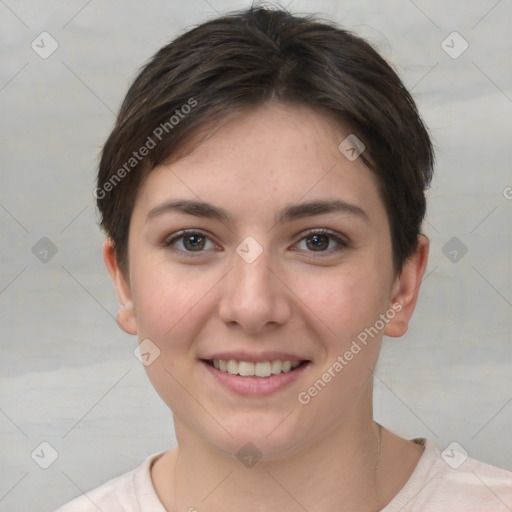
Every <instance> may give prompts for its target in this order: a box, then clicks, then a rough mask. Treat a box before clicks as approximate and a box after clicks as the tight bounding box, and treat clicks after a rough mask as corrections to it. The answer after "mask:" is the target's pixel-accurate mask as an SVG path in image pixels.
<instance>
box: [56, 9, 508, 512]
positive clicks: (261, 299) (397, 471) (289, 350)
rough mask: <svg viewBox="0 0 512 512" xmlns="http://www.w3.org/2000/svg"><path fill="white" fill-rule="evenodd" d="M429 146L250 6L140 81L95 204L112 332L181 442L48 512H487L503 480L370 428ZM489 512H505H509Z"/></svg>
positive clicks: (346, 54) (306, 24) (369, 85)
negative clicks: (112, 305) (116, 329)
mask: <svg viewBox="0 0 512 512" xmlns="http://www.w3.org/2000/svg"><path fill="white" fill-rule="evenodd" d="M432 169H433V150H432V145H431V141H430V138H429V135H428V132H427V130H426V129H425V127H424V125H423V123H422V121H421V118H420V117H419V115H418V112H417V109H416V106H415V104H414V101H413V99H412V98H411V96H410V95H409V93H408V92H407V90H406V89H405V88H404V86H403V84H402V83H401V81H400V79H399V78H398V77H397V75H396V74H395V72H394V71H393V70H392V69H391V67H390V66H389V65H388V64H387V63H386V62H385V61H384V60H383V59H382V58H381V57H380V56H379V55H378V54H377V52H376V51H375V50H374V49H373V48H372V47H371V46H370V45H369V44H367V43H366V42H365V41H363V40H362V39H360V38H358V37H357V36H355V35H353V34H351V33H349V32H347V31H345V30H343V29H340V28H338V27H336V26H335V25H333V24H330V23H326V22H319V21H315V20H314V19H312V18H301V17H296V16H292V15H290V14H289V13H287V12H285V11H282V10H269V9H263V8H252V9H249V10H247V11H244V12H242V13H235V14H232V15H229V16H225V17H221V18H218V19H215V20H212V21H209V22H207V23H204V24H202V25H200V26H199V27H197V28H195V29H193V30H190V31H189V32H187V33H185V34H184V35H182V36H180V37H178V38H177V39H176V40H175V41H173V42H172V43H171V44H169V45H167V46H165V47H164V48H162V49H161V50H160V51H159V52H158V53H157V54H156V55H155V56H154V57H153V59H152V60H151V61H150V62H149V63H148V64H147V65H146V66H145V67H144V69H143V70H142V71H141V73H140V74H139V76H138V77H137V78H136V79H135V81H134V83H133V85H132V86H131V88H130V90H129V91H128V94H127V96H126V98H125V101H124V103H123V105H122V107H121V110H120V113H119V116H118V119H117V123H116V126H115V127H114V129H113V131H112V133H111V134H110V137H109V138H108V140H107V142H106V144H105V147H104V148H103V153H102V159H101V163H100V169H99V173H98V186H97V189H96V197H97V203H98V208H99V210H100V212H101V216H102V226H103V228H104V229H105V231H106V234H107V240H106V242H105V245H104V258H105V262H106V265H107V268H108V270H109V272H110V274H111V276H112V279H113V281H114V284H115V286H116V290H117V293H118V297H119V302H120V311H119V314H118V323H119V325H120V327H121V328H122V329H124V330H125V331H126V332H127V333H129V334H133V335H137V336H138V337H139V340H140V348H141V360H142V361H143V363H144V365H145V367H146V370H147V373H148V376H149V378H150V380H151V382H152V384H153V386H154V387H155V389H156V390H157V392H158V393H159V394H160V396H161V397H162V399H163V400H164V401H165V403H166V404H167V405H168V406H169V408H170V409H171V410H172V413H173V418H174V424H175V431H176V437H177V440H178V446H177V447H176V448H174V449H172V450H169V451H167V452H164V453H161V454H156V455H153V456H151V457H149V458H148V459H147V460H146V461H145V462H144V463H143V464H142V465H141V466H140V467H139V468H137V469H136V470H134V471H132V472H130V473H128V474H126V475H123V476H121V477H119V478H117V479H114V480H112V481H110V482H108V483H106V484H105V485H103V486H101V487H100V488H98V489H96V490H94V491H92V492H90V493H88V494H87V496H82V497H80V498H78V499H77V500H75V501H73V502H71V503H69V504H68V505H66V506H64V507H63V508H61V509H60V510H61V511H62V512H71V511H75V510H77V511H78V510H80V511H82V510H96V509H98V508H99V509H100V510H109V511H113V510H123V511H125V510H126V511H135V510H137V511H168V512H170V511H177V510H188V511H195V510H197V511H200V512H202V511H220V510H222V511H231V510H255V511H260V510H261V511H266V510H283V511H294V510H307V511H316V512H323V511H334V510H336V511H344V510H347V511H349V510H350V511H354V510H357V511H378V510H383V511H386V512H389V511H395V510H396V511H398V510H402V511H409V510H410V511H412V510H415V511H416V510H421V511H436V512H439V511H444V510H446V511H448V510H450V511H452V510H457V511H476V510H478V511H481V510H500V508H499V507H502V508H503V507H509V508H510V507H512V474H511V473H510V472H507V471H505V470H501V469H498V468H495V467H492V466H489V465H487V464H484V463H482V462H478V461H475V460H473V459H470V458H466V457H465V456H464V455H463V454H457V453H456V452H455V451H453V450H452V451H451V452H450V453H443V454H441V452H440V451H439V449H438V448H437V447H435V446H434V445H433V444H432V443H431V442H430V441H429V440H426V439H415V440H412V441H411V440H406V439H403V438H401V437H399V436H397V435H395V434H394V433H392V432H391V431H389V430H387V429H385V428H383V427H381V426H380V425H378V424H377V423H375V422H374V420H373V413H372V388H373V371H374V369H375V366H376V363H377V359H378V355H379V350H380V346H381V341H382V337H383V335H387V336H391V337H399V336H402V335H403V334H404V333H405V332H406V331H407V328H408V323H409V320H410V319H411V317H412V314H413V311H414V308H415V305H416V301H417V297H418V292H419V289H420V284H421V279H422V276H423V274H424V271H425V267H426V264H427V257H428V247H429V243H428V240H427V238H426V237H425V236H424V235H422V234H421V223H422V220H423V217H424V214H425V195H424V191H425V189H426V187H427V186H428V185H429V183H430V180H431V177H432ZM503 509H504V510H505V508H503Z"/></svg>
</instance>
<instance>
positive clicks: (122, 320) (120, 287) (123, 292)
mask: <svg viewBox="0 0 512 512" xmlns="http://www.w3.org/2000/svg"><path fill="white" fill-rule="evenodd" d="M103 259H104V260H105V265H106V266H107V269H108V271H109V273H110V277H112V281H113V282H114V285H115V287H116V291H117V298H118V300H119V305H120V308H119V312H118V313H117V324H118V325H119V327H121V329H123V331H125V332H127V333H128V334H137V323H136V321H135V310H134V307H133V300H132V292H131V289H130V284H129V282H128V279H127V278H126V277H125V275H124V273H123V272H122V270H121V269H120V267H119V264H118V262H117V256H116V253H115V250H114V242H113V240H112V239H111V238H107V239H106V240H105V242H104V243H103Z"/></svg>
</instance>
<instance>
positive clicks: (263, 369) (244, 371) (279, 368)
mask: <svg viewBox="0 0 512 512" xmlns="http://www.w3.org/2000/svg"><path fill="white" fill-rule="evenodd" d="M208 364H210V366H213V367H214V368H215V369H217V370H219V371H221V372H224V373H229V374H230V375H240V376H242V377H261V378H264V377H270V376H271V375H279V374H280V373H288V372H291V371H293V370H295V368H298V367H299V366H300V365H301V364H302V363H301V362H300V361H280V360H273V361H260V362H257V363H253V362H251V361H236V360H234V359H229V360H226V359H212V360H209V361H208Z"/></svg>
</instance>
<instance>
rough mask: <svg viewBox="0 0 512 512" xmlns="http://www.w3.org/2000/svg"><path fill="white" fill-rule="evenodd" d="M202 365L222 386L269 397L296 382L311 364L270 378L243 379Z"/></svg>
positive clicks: (208, 365) (246, 394) (245, 393)
mask: <svg viewBox="0 0 512 512" xmlns="http://www.w3.org/2000/svg"><path fill="white" fill-rule="evenodd" d="M201 363H202V364H203V366H204V367H205V368H206V370H207V371H208V372H209V373H210V374H211V375H212V376H213V377H214V378H215V379H216V380H217V382H219V383H220V384H221V385H222V386H224V387H225V388H227V389H229V390H230V391H233V392H234V393H237V394H238V395H243V396H267V395H271V394H273V393H277V392H278V391H281V390H283V389H285V388H286V387H288V386H290V385H291V384H292V383H293V382H295V381H296V380H297V379H298V378H299V377H300V376H301V375H302V374H303V373H304V372H305V371H307V370H308V368H309V366H310V364H311V363H306V364H302V365H301V366H299V367H297V368H296V369H295V370H293V371H290V372H286V373H278V374H277V375H270V376H269V377H241V376H240V375H231V374H230V373H226V372H223V371H220V370H217V369H216V368H214V367H213V366H211V365H210V364H208V363H207V362H206V361H201Z"/></svg>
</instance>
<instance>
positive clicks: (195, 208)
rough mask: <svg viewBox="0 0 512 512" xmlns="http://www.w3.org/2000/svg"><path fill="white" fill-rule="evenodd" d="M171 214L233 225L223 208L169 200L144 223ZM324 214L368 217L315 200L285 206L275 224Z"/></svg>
mask: <svg viewBox="0 0 512 512" xmlns="http://www.w3.org/2000/svg"><path fill="white" fill-rule="evenodd" d="M172 212H176V213H183V214H186V215H193V216H194V217H202V218H206V219H215V220H219V221H221V222H224V223H225V224H228V225H232V223H233V220H232V218H231V217H230V215H229V214H228V213H227V211H226V210H224V209H223V208H220V207H218V206H214V205H213V204H211V203H206V202H204V201H195V200H191V199H176V200H170V201H166V202H165V203H162V204H160V205H158V206H155V208H153V209H152V210H151V211H150V212H149V213H148V215H147V217H146V222H148V221H149V220H151V219H153V218H155V217H158V216H160V215H163V214H166V213H172ZM326 213H345V214H349V215H352V216H355V217H359V218H361V219H363V220H366V221H368V220H369V219H368V215H367V214H366V212H365V211H364V210H363V209H362V208H361V207H360V206H357V205H355V204H352V203H347V202H346V201H342V200H341V199H317V200H315V201H309V202H306V203H296V204H289V205H287V206H285V207H284V208H283V209H282V210H281V211H280V212H279V214H278V216H277V219H276V223H277V224H284V223H285V222H290V221H293V220H297V219H303V218H305V217H312V216H315V215H323V214H326Z"/></svg>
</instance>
